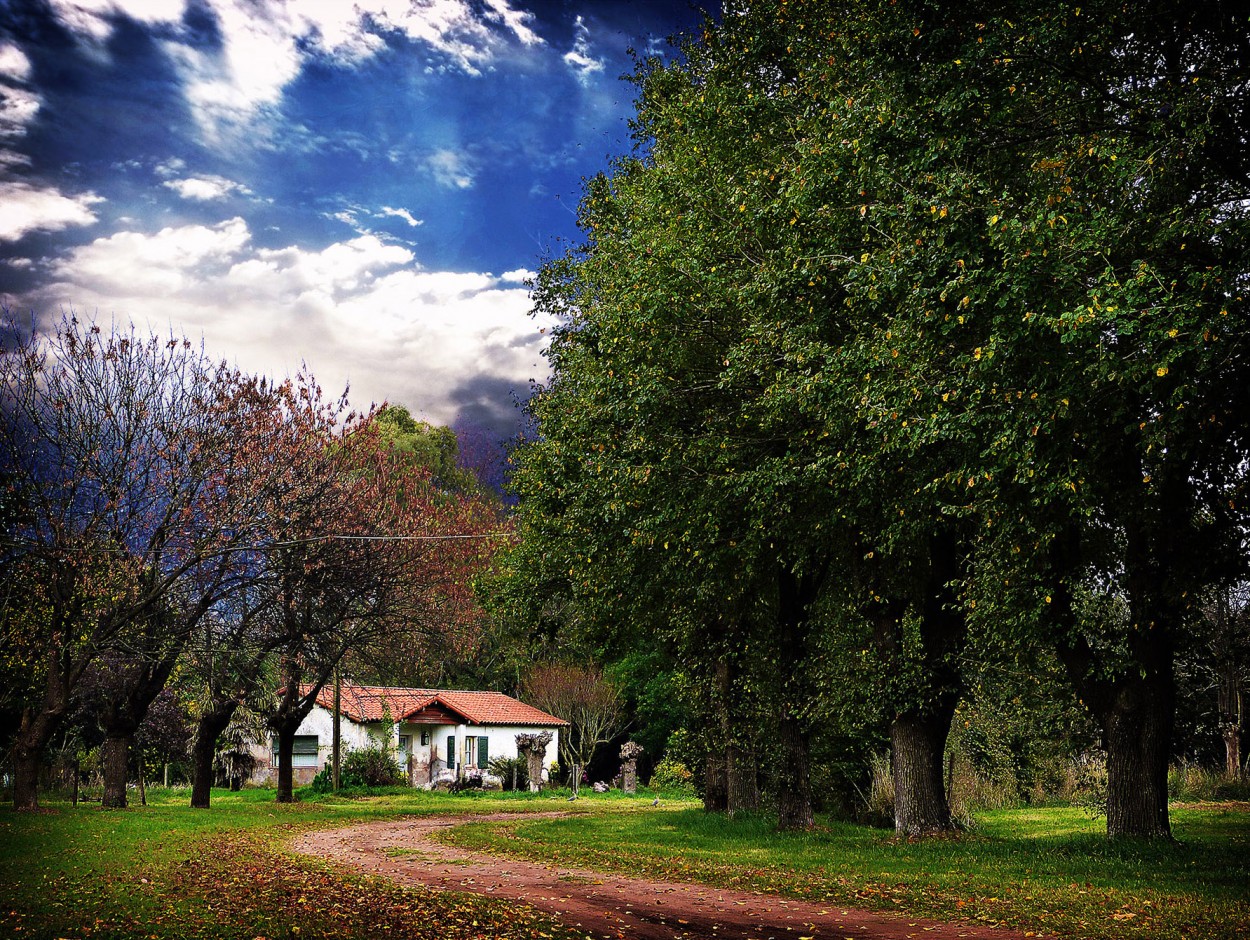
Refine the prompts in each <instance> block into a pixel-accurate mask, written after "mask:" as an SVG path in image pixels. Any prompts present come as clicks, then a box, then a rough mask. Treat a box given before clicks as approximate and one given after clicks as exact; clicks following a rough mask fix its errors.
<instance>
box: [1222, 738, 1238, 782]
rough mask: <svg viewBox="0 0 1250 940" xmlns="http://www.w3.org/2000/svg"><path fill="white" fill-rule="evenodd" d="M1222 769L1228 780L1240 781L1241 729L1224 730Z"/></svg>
mask: <svg viewBox="0 0 1250 940" xmlns="http://www.w3.org/2000/svg"><path fill="white" fill-rule="evenodd" d="M1224 768H1225V774H1226V775H1227V777H1228V779H1229V780H1240V779H1241V728H1239V727H1237V726H1236V725H1231V726H1229V727H1227V728H1225V729H1224Z"/></svg>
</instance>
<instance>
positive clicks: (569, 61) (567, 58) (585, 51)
mask: <svg viewBox="0 0 1250 940" xmlns="http://www.w3.org/2000/svg"><path fill="white" fill-rule="evenodd" d="M573 25H574V28H575V30H576V37H577V38H576V39H575V40H574V41H573V48H572V49H570V50H569V51H568V52H566V53H565V54H564V64H565V65H567V66H568V67H569V68H571V69H572V70H573V71H574V72H575V73H576V74H577V80H578V81H579V82H581V83H582V84H586V83H587V82H589V81H590V76H591V75H593V74H594V73H595V72H602V71H603V60H602V59H596V58H595V57H594V56H593V55H591V48H590V30H589V29H588V28H587V26H586V21H585V20H584V19H583V18H582V17H580V16H579V17H578V18H577V19H576V21H575V22H574V24H573Z"/></svg>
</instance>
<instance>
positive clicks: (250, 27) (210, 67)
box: [0, 0, 701, 437]
mask: <svg viewBox="0 0 1250 940" xmlns="http://www.w3.org/2000/svg"><path fill="white" fill-rule="evenodd" d="M700 16H701V14H700V12H699V10H697V9H696V8H695V6H694V5H693V4H692V3H689V2H686V0H669V2H664V0H564V2H561V0H285V2H284V0H0V303H2V304H3V305H4V306H6V307H7V308H8V309H9V311H10V313H11V314H14V315H16V316H17V317H18V319H19V321H21V322H23V323H29V322H30V321H31V319H32V317H33V319H34V321H35V322H36V323H37V324H38V325H40V326H46V325H48V324H50V323H54V322H55V321H56V320H58V319H59V318H60V317H61V316H62V315H63V314H64V313H69V312H73V313H74V314H76V315H77V316H78V317H79V318H80V319H89V318H95V319H96V320H97V321H98V322H102V323H105V324H108V323H110V322H118V323H126V322H127V321H129V320H133V321H134V322H135V323H136V324H138V325H139V326H140V327H141V328H143V329H151V330H153V331H155V332H158V333H161V334H164V333H168V332H169V331H170V330H173V331H175V332H176V333H179V334H185V335H187V336H190V337H192V338H193V339H197V340H198V339H200V338H202V339H203V341H204V343H205V346H206V347H207V349H208V351H209V353H210V354H212V355H213V356H214V357H217V358H221V359H225V360H228V361H230V362H232V363H234V364H236V365H238V366H239V367H241V368H243V369H245V370H247V371H251V372H258V373H264V374H267V375H270V376H274V377H278V378H281V377H285V376H288V375H293V374H294V373H295V372H296V371H298V370H299V369H300V367H301V364H304V363H306V364H307V366H308V367H309V368H310V369H311V371H312V372H313V374H314V375H315V376H316V378H317V380H318V381H319V383H320V384H321V385H322V386H323V388H325V389H326V391H327V393H328V394H335V395H337V394H338V393H339V392H341V391H342V389H343V388H344V386H345V385H348V384H350V389H351V391H350V397H351V401H352V403H353V404H354V405H356V406H362V405H368V404H369V403H370V402H378V403H381V402H382V401H383V400H387V401H390V402H398V403H402V404H404V405H406V406H407V407H408V408H409V410H410V411H412V412H413V414H415V415H417V416H418V417H421V418H424V419H425V420H428V421H430V422H433V423H437V424H452V425H454V424H456V423H457V422H459V423H460V424H461V425H473V426H477V427H478V428H487V429H489V431H490V432H491V433H492V434H494V435H496V436H498V437H508V436H511V435H512V434H514V433H515V429H516V427H517V426H518V421H519V419H520V413H519V411H518V409H517V407H516V403H517V401H519V400H523V399H524V398H525V397H526V395H527V394H528V390H529V387H530V383H531V380H538V381H542V380H544V379H545V378H546V376H547V366H546V363H545V361H544V360H543V358H542V347H543V337H542V334H541V332H540V331H541V330H542V329H543V327H544V326H545V325H546V324H543V323H541V322H539V321H538V320H536V319H535V318H533V317H531V316H530V313H529V311H530V300H529V296H528V292H527V289H526V287H525V281H526V279H527V278H529V277H531V276H532V275H533V273H534V272H535V271H536V270H537V268H538V267H539V266H540V265H541V264H542V262H543V261H544V260H545V259H547V258H550V257H553V256H555V255H558V254H560V253H562V252H563V251H564V250H565V249H566V248H567V247H568V245H569V243H570V242H571V241H572V242H576V241H579V240H580V236H579V233H578V231H577V228H576V216H575V213H576V207H577V202H578V199H579V197H580V194H581V180H582V179H583V178H584V177H586V176H589V175H593V174H595V173H597V172H599V171H601V170H603V169H605V168H606V167H607V166H608V160H609V158H610V157H613V156H619V155H622V154H625V153H627V152H628V151H629V148H630V140H629V131H628V124H627V122H628V118H629V117H630V115H631V114H632V113H633V94H634V90H633V87H632V86H631V85H630V84H629V83H627V82H625V81H622V80H621V76H622V75H623V74H625V73H627V72H629V71H630V70H631V61H632V60H631V58H630V53H629V50H630V49H633V50H635V51H636V52H637V53H639V54H652V53H654V54H663V55H670V54H672V49H671V47H670V46H669V45H668V43H667V42H666V41H665V40H666V39H667V37H669V36H670V35H673V34H675V33H677V32H679V31H683V30H690V29H693V28H695V27H696V26H697V25H698V23H699V21H700Z"/></svg>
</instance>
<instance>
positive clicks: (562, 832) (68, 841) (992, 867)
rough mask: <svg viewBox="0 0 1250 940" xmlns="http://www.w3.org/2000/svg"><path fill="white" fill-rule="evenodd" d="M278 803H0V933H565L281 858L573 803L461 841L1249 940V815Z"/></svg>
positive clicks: (863, 899)
mask: <svg viewBox="0 0 1250 940" xmlns="http://www.w3.org/2000/svg"><path fill="white" fill-rule="evenodd" d="M305 797H306V799H305V800H304V801H303V802H300V803H296V804H294V805H289V806H278V805H276V804H275V803H274V802H273V792H272V791H267V790H253V791H244V792H243V793H233V794H232V793H226V792H215V793H214V795H213V808H212V809H211V810H208V811H204V810H192V809H190V808H189V807H188V806H187V805H186V804H187V794H186V793H185V792H183V793H178V792H174V793H164V792H162V791H155V793H154V794H153V799H152V800H151V805H149V806H148V807H146V808H132V809H130V810H126V811H122V812H117V811H111V812H109V811H104V810H101V809H100V808H99V806H98V805H93V806H90V807H88V806H79V807H77V808H73V807H70V806H69V805H67V804H55V803H51V804H49V809H50V810H51V811H50V812H47V813H42V814H37V815H18V814H14V813H13V812H12V810H11V809H9V808H7V807H6V808H0V937H5V938H8V937H18V938H20V937H46V938H56V937H73V938H79V937H83V938H85V937H92V938H123V937H124V938H131V937H150V938H158V940H164V938H175V937H177V938H182V937H188V938H205V940H212V938H227V937H231V938H233V937H243V938H247V940H251V938H255V937H264V938H267V940H295V938H305V937H307V938H315V937H336V938H345V940H354V938H366V937H382V936H389V937H397V938H399V937H402V938H412V940H426V938H435V937H438V938H474V937H509V938H528V937H543V938H546V937H551V938H557V940H560V938H565V937H568V936H571V935H569V934H567V933H566V932H564V931H562V930H561V929H560V928H559V927H557V926H556V925H555V924H554V923H553V922H552V921H551V920H550V919H548V918H546V917H545V916H543V915H539V914H537V913H524V912H522V911H519V910H518V908H517V907H516V906H515V905H513V904H504V903H500V902H497V901H489V900H485V899H472V898H468V897H466V896H461V895H449V894H438V893H434V892H426V891H404V890H401V889H399V888H395V887H391V886H389V885H388V884H387V883H386V882H383V881H381V880H378V879H371V878H364V877H359V878H346V877H343V876H341V875H335V874H332V873H331V872H330V870H329V869H328V868H326V867H325V866H324V865H321V864H319V863H318V862H316V861H313V860H308V859H304V858H302V857H295V856H293V855H290V854H288V853H286V852H285V851H284V849H283V847H284V845H285V843H286V841H287V839H288V838H289V837H290V836H291V835H293V834H294V833H296V832H299V831H302V830H304V829H307V828H311V827H317V828H322V827H332V826H336V825H349V824H352V823H356V822H362V821H367V820H369V819H387V818H395V817H396V816H402V815H415V814H425V813H440V812H455V813H473V812H498V811H501V810H514V811H517V812H519V813H524V812H526V811H530V810H535V811H536V810H559V811H565V810H575V811H576V813H577V815H575V816H572V817H568V818H561V819H538V818H533V817H530V818H526V817H525V816H523V815H522V816H518V817H517V819H516V820H515V821H513V820H509V821H506V822H502V823H491V822H482V823H474V824H471V825H468V826H465V827H462V828H460V829H457V830H454V831H452V832H451V833H450V834H448V836H447V838H449V839H450V840H451V841H454V842H456V843H457V844H459V845H464V846H475V847H480V848H483V849H490V850H492V851H498V852H501V853H506V854H515V855H523V856H527V857H532V858H539V859H543V860H545V861H550V860H552V859H556V860H558V861H559V862H560V863H561V864H569V865H580V866H585V867H602V868H605V869H616V870H626V871H633V872H639V873H645V874H647V875H650V876H660V877H671V878H679V879H688V880H695V881H703V882H707V883H711V884H721V885H726V886H736V887H742V888H748V889H757V890H767V891H777V892H780V893H784V894H789V895H793V896H797V897H804V898H809V899H814V900H819V901H824V900H828V901H830V902H835V903H844V904H856V905H859V906H864V907H874V908H878V909H887V910H889V909H900V910H906V911H909V912H911V913H913V914H917V915H928V916H932V917H936V918H939V919H943V918H958V919H963V920H981V921H983V922H984V921H989V922H993V923H1001V924H1005V925H1010V926H1014V927H1018V928H1021V929H1023V930H1033V931H1038V932H1043V933H1045V934H1047V935H1051V936H1053V935H1059V936H1064V937H1124V938H1128V937H1160V938H1180V937H1190V938H1195V940H1196V938H1250V925H1248V923H1247V921H1250V918H1248V917H1247V914H1246V911H1247V909H1250V806H1247V805H1246V804H1240V805H1230V806H1226V807H1223V808H1221V807H1204V808H1176V809H1174V811H1173V823H1174V829H1175V832H1176V835H1177V838H1178V839H1180V840H1181V844H1180V845H1178V846H1152V845H1134V844H1115V845H1111V844H1108V843H1107V842H1106V840H1105V839H1104V838H1103V837H1102V835H1101V830H1102V821H1101V820H1091V819H1089V818H1088V817H1087V816H1086V815H1085V814H1084V813H1083V812H1082V811H1081V810H1076V809H1065V808H1053V809H1031V810H1007V811H1001V812H995V813H989V814H986V815H984V816H982V817H981V818H980V820H979V825H978V828H977V830H976V831H975V832H974V833H972V834H968V835H965V836H962V837H961V838H959V839H952V840H943V841H937V842H929V843H907V842H902V843H900V842H895V841H894V840H893V839H892V838H891V837H890V834H889V833H886V832H882V831H880V830H872V829H867V828H864V827H862V826H852V825H848V824H842V823H834V822H829V821H823V825H822V827H821V828H820V829H819V830H818V831H816V832H813V833H807V834H779V833H776V832H774V831H773V830H772V825H771V823H770V822H769V821H768V820H766V819H762V818H751V819H737V820H727V819H725V818H723V817H717V816H705V815H704V814H703V813H702V811H701V810H700V809H698V807H697V805H696V804H692V803H682V802H680V801H673V800H666V801H665V802H664V804H663V805H662V806H660V807H658V808H653V807H652V806H651V805H650V798H649V797H648V798H636V799H635V798H625V797H623V796H621V795H619V794H607V795H603V796H592V795H585V796H583V798H582V799H580V800H578V801H577V802H576V803H574V804H569V803H567V802H565V800H564V798H563V796H562V795H556V796H548V795H543V796H539V797H535V796H530V795H528V794H524V795H518V796H512V795H507V796H490V795H485V794H472V795H468V794H462V795H458V796H447V795H437V794H427V793H422V792H413V791H396V792H392V793H387V794H383V795H375V796H370V797H367V798H355V799H352V798H346V797H328V796H327V797H316V798H313V797H312V795H311V793H308V792H307V791H305Z"/></svg>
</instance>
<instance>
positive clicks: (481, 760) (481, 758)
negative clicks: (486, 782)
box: [477, 735, 490, 770]
mask: <svg viewBox="0 0 1250 940" xmlns="http://www.w3.org/2000/svg"><path fill="white" fill-rule="evenodd" d="M489 758H490V752H489V748H488V746H487V738H486V735H482V736H481V737H480V738H478V739H477V765H478V766H479V767H481V768H482V769H483V770H485V769H486V764H487V761H488V760H489Z"/></svg>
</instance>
